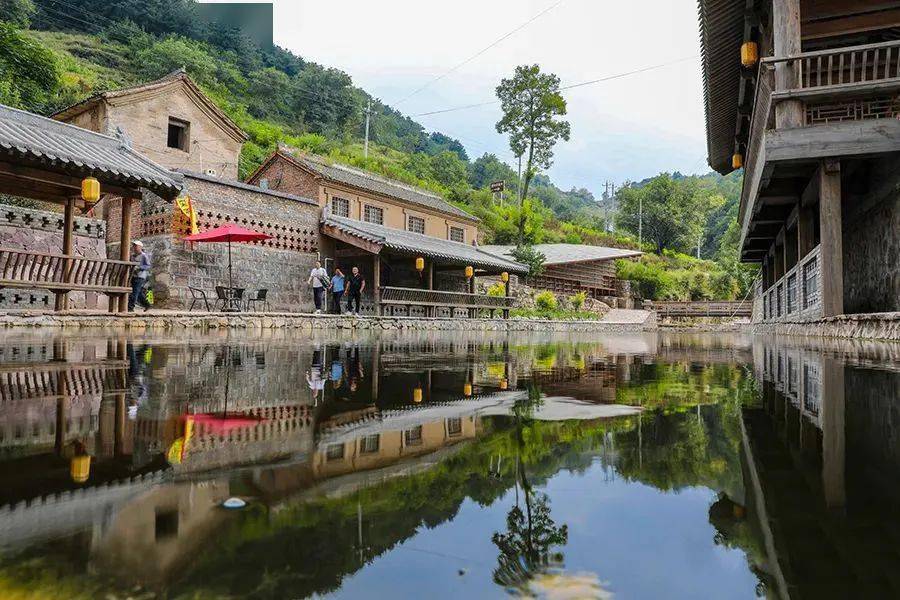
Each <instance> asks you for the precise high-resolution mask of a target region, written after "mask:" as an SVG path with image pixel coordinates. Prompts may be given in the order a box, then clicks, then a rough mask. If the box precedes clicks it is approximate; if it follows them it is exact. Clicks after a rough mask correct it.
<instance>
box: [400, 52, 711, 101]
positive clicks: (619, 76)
mask: <svg viewBox="0 0 900 600" xmlns="http://www.w3.org/2000/svg"><path fill="white" fill-rule="evenodd" d="M697 58H699V55H697V54H695V55H693V56H685V57H683V58H679V59H677V60H671V61H669V62H664V63H660V64H657V65H651V66H649V67H643V68H640V69H635V70H633V71H627V72H625V73H616V74H615V75H607V76H606V77H600V78H599V79H592V80H590V81H582V82H581V83H573V84H572V85H566V86H563V87H561V88H559V91H561V92H564V91H566V90H572V89H575V88H579V87H584V86H587V85H594V84H596V83H602V82H605V81H612V80H613V79H622V78H623V77H629V76H631V75H637V74H639V73H646V72H647V71H655V70H657V69H662V68H664V67H670V66H672V65H675V64H678V63H683V62H687V61H689V60H695V59H697ZM499 103H500V100H490V101H488V102H478V103H476V104H465V105H463V106H455V107H453V108H443V109H440V110H432V111H428V112H424V113H419V114H415V115H410V117H427V116H429V115H439V114H443V113H448V112H456V111H458V110H467V109H470V108H478V107H480V106H490V105H492V104H499Z"/></svg>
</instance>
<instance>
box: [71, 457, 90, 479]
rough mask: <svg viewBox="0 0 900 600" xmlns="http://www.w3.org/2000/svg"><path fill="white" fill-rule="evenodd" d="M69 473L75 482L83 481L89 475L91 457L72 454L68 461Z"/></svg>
mask: <svg viewBox="0 0 900 600" xmlns="http://www.w3.org/2000/svg"><path fill="white" fill-rule="evenodd" d="M69 475H70V476H71V477H72V481H74V482H75V483H84V482H85V481H87V480H88V477H90V476H91V457H90V456H89V455H84V456H73V457H72V460H71V461H70V462H69Z"/></svg>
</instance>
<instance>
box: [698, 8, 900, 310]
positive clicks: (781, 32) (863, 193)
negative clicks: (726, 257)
mask: <svg viewBox="0 0 900 600" xmlns="http://www.w3.org/2000/svg"><path fill="white" fill-rule="evenodd" d="M699 8H700V25H701V46H702V58H703V60H702V63H703V65H702V70H703V79H704V92H705V108H706V126H707V144H708V156H709V164H710V165H711V166H712V167H713V168H714V169H715V170H717V171H718V172H720V173H723V174H724V173H728V172H730V171H733V170H735V169H738V168H743V169H744V183H743V190H742V194H741V203H740V213H739V220H740V225H741V240H740V252H741V258H742V260H743V261H745V262H754V263H758V264H760V265H761V267H762V273H761V277H760V279H759V281H758V282H757V285H756V297H755V303H754V320H755V321H782V322H783V321H792V322H802V321H812V320H817V319H820V318H823V317H831V316H835V315H840V314H845V313H847V314H849V313H873V312H889V311H897V310H900V194H898V192H897V187H898V183H900V169H898V168H897V167H898V166H900V164H898V163H900V161H898V158H900V155H898V152H900V119H898V117H900V41H897V31H898V27H900V9H898V8H897V6H896V3H894V2H886V1H884V0H864V1H860V0H857V1H850V0H750V1H749V2H748V1H747V0H700V2H699Z"/></svg>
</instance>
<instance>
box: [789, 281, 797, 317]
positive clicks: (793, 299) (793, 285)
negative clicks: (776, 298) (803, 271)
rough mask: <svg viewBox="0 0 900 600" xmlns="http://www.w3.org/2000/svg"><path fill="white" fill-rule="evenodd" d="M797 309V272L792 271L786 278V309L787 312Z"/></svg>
mask: <svg viewBox="0 0 900 600" xmlns="http://www.w3.org/2000/svg"><path fill="white" fill-rule="evenodd" d="M795 310H797V274H796V273H794V274H793V275H791V276H790V277H788V280H787V311H788V314H791V313H793V312H794V311H795Z"/></svg>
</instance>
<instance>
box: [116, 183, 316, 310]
mask: <svg viewBox="0 0 900 600" xmlns="http://www.w3.org/2000/svg"><path fill="white" fill-rule="evenodd" d="M185 175H186V176H185V183H186V185H187V193H188V195H189V196H190V197H191V201H192V202H193V205H194V208H195V210H196V211H197V215H198V222H199V223H198V224H199V227H200V230H201V231H203V230H206V229H212V228H215V227H219V226H222V225H228V224H235V225H238V226H240V227H244V228H247V229H251V230H253V231H259V232H262V233H266V234H268V235H270V236H272V238H271V239H270V240H266V241H264V242H259V243H252V244H246V243H233V244H231V255H232V278H233V281H234V286H235V287H244V288H245V289H246V290H247V291H246V292H245V293H246V294H248V295H250V294H255V293H256V291H257V290H259V289H266V290H268V300H269V305H270V307H271V309H272V310H284V311H309V310H310V309H311V308H312V293H311V290H310V289H309V286H308V285H307V283H306V279H307V277H308V275H309V271H310V269H311V268H312V267H313V265H314V263H315V261H316V259H317V257H318V251H319V246H320V236H319V209H318V206H317V205H316V204H315V203H313V202H312V201H310V200H307V199H304V198H299V197H296V196H291V195H288V194H283V193H279V192H274V191H267V190H262V189H260V188H257V187H255V186H250V185H246V184H243V183H240V182H236V181H228V180H221V179H216V178H211V177H206V176H201V175H198V174H191V173H186V174H185ZM146 196H147V198H146V199H145V201H144V202H143V205H142V210H141V212H142V220H141V228H140V230H138V231H140V234H137V233H136V234H135V236H134V237H136V238H137V237H138V236H140V238H141V239H142V240H143V241H144V243H145V244H146V248H147V249H148V251H149V252H150V255H151V257H152V260H153V270H152V276H151V285H152V287H153V290H154V295H155V297H156V299H157V306H158V307H159V308H172V309H179V308H188V307H189V306H190V304H191V301H192V298H193V297H192V295H191V293H190V290H189V289H188V288H189V287H194V288H198V289H200V290H203V291H205V292H206V295H207V297H208V298H209V300H210V302H212V301H213V300H214V299H215V286H217V285H223V286H227V285H228V244H227V243H195V244H189V243H187V242H184V241H183V240H182V239H181V237H180V236H177V235H174V234H173V233H171V232H172V218H173V211H174V207H173V205H172V204H169V203H168V202H165V201H163V200H161V199H159V198H156V197H154V196H152V195H151V194H147V195H146ZM201 304H202V302H201ZM198 308H205V307H202V306H201V307H198Z"/></svg>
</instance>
